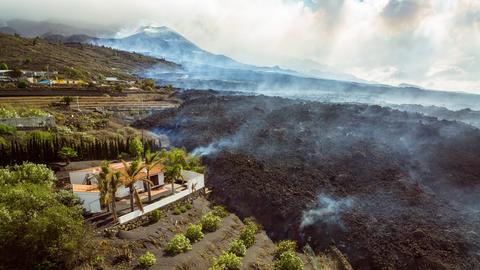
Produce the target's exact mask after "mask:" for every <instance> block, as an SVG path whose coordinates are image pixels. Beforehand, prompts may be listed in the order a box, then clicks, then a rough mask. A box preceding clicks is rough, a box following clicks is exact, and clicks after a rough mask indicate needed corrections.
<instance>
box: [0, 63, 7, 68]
mask: <svg viewBox="0 0 480 270" xmlns="http://www.w3.org/2000/svg"><path fill="white" fill-rule="evenodd" d="M0 70H8V65H7V64H6V63H1V64H0Z"/></svg>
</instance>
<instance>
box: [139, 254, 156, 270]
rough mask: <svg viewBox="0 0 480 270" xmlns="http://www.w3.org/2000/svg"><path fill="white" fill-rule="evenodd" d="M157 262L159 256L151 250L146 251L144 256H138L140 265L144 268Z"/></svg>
mask: <svg viewBox="0 0 480 270" xmlns="http://www.w3.org/2000/svg"><path fill="white" fill-rule="evenodd" d="M155 263H157V258H155V255H153V253H151V252H150V251H147V252H145V254H143V255H142V256H140V257H139V258H138V265H140V267H143V268H148V267H150V266H152V265H154V264H155Z"/></svg>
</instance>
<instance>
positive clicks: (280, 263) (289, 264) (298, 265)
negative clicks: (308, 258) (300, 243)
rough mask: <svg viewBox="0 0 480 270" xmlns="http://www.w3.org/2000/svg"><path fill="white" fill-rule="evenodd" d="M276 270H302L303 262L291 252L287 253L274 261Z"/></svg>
mask: <svg viewBox="0 0 480 270" xmlns="http://www.w3.org/2000/svg"><path fill="white" fill-rule="evenodd" d="M275 269H276V270H303V262H302V260H301V259H300V257H298V256H297V254H295V252H293V251H287V252H284V253H282V254H281V255H280V258H279V259H277V260H275Z"/></svg>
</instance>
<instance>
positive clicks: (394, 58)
mask: <svg viewBox="0 0 480 270" xmlns="http://www.w3.org/2000/svg"><path fill="white" fill-rule="evenodd" d="M0 18H1V19H5V20H8V19H13V18H22V19H32V20H51V21H57V22H66V23H69V22H70V23H71V22H74V23H75V25H76V26H79V27H80V26H83V25H85V26H86V25H89V26H91V24H92V23H96V24H100V25H102V26H103V27H105V26H108V27H111V28H112V29H113V30H115V32H118V35H120V36H121V35H126V34H128V33H131V32H132V31H133V30H134V29H137V28H138V27H139V26H140V25H145V24H153V25H167V26H169V27H171V28H173V29H175V30H176V31H178V32H180V33H182V34H183V35H185V36H186V37H187V38H189V39H191V40H192V41H193V42H195V43H197V44H198V45H200V46H201V47H202V48H204V49H206V50H209V51H212V52H214V53H220V54H225V55H228V56H231V57H233V58H235V59H237V60H239V61H242V62H245V63H250V64H257V65H277V64H279V65H281V66H283V67H289V66H292V64H293V63H295V65H296V66H298V63H299V62H300V63H301V62H302V61H305V65H307V64H308V67H309V68H311V69H316V68H324V67H325V66H326V67H330V68H332V69H335V70H339V71H342V72H345V73H349V74H353V75H355V76H357V77H359V78H362V79H366V80H371V81H377V82H381V83H389V84H398V83H410V84H417V85H420V86H423V87H427V88H433V89H444V90H456V91H462V90H463V91H470V92H476V93H480V81H478V79H477V78H478V77H479V75H480V66H479V63H480V61H479V59H480V51H479V50H478V48H479V46H480V32H479V29H480V2H479V1H477V0H444V1H437V0H341V1H338V0H336V1H332V0H322V1H320V0H262V1H254V0H231V1H221V0H202V1H196V0H175V1H167V0H159V1H150V0H137V1H131V0H115V1H113V0H105V1H94V0H84V1H77V0H64V1H53V0H43V1H33V0H3V1H2V8H1V10H0Z"/></svg>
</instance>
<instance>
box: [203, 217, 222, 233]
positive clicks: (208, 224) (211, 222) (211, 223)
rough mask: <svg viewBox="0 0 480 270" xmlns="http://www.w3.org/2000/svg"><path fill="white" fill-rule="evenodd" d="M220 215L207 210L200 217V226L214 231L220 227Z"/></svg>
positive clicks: (207, 230) (208, 230)
mask: <svg viewBox="0 0 480 270" xmlns="http://www.w3.org/2000/svg"><path fill="white" fill-rule="evenodd" d="M220 221H221V219H220V217H218V216H216V215H214V214H213V213H212V212H209V213H207V214H205V215H203V216H202V218H201V219H200V223H201V224H202V228H203V230H204V231H206V232H214V231H216V230H217V229H218V228H220Z"/></svg>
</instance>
